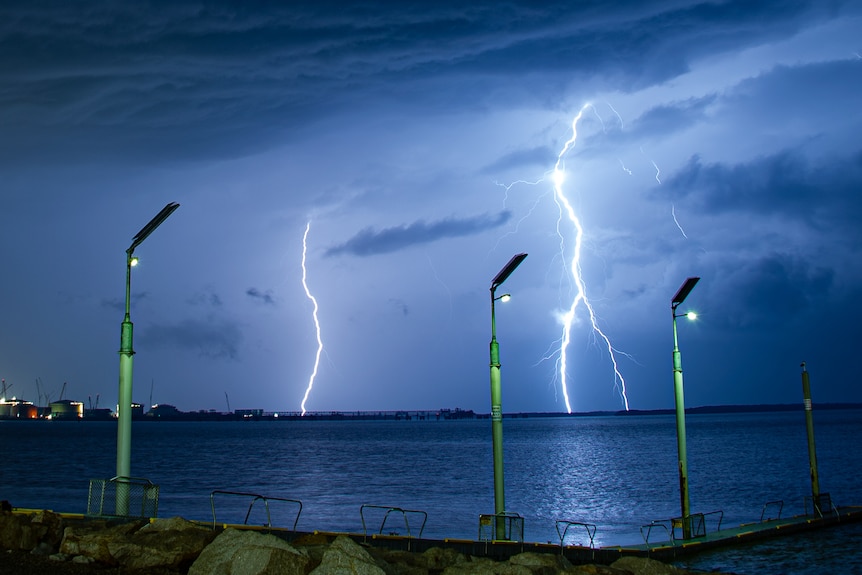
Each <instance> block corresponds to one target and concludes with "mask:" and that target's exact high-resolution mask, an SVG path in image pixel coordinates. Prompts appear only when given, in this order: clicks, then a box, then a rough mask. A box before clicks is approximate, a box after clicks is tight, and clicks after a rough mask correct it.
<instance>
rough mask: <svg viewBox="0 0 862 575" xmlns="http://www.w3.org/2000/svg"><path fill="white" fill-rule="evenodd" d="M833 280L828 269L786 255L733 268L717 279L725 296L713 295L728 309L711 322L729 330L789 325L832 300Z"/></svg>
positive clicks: (773, 255) (832, 275) (775, 255)
mask: <svg viewBox="0 0 862 575" xmlns="http://www.w3.org/2000/svg"><path fill="white" fill-rule="evenodd" d="M834 276H835V273H834V271H833V270H831V269H827V268H823V267H820V266H817V265H814V264H812V263H811V262H810V261H806V260H804V259H802V258H800V257H797V256H793V255H790V254H785V253H772V254H769V255H766V256H764V257H762V258H759V259H756V260H753V261H751V262H747V263H743V264H742V265H739V264H738V263H737V264H734V265H733V267H732V268H729V269H726V270H724V271H723V272H722V273H721V274H719V276H718V277H721V278H723V279H722V281H721V287H720V289H721V291H725V292H726V295H723V296H721V295H719V296H715V294H713V297H714V299H715V301H723V302H726V305H727V306H728V307H726V308H724V309H722V310H720V311H719V313H717V314H716V316H717V317H711V318H710V321H711V322H715V323H716V324H719V325H721V324H723V325H724V326H725V327H727V328H730V329H738V328H752V327H769V326H778V325H787V324H791V323H793V322H794V320H796V319H797V318H799V317H800V316H801V315H802V314H804V313H805V312H807V311H809V310H811V309H812V306H813V305H814V304H815V303H817V302H819V301H824V300H827V299H829V298H830V297H832V293H831V290H832V287H833V281H834Z"/></svg>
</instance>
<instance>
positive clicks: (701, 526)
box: [640, 510, 724, 545]
mask: <svg viewBox="0 0 862 575" xmlns="http://www.w3.org/2000/svg"><path fill="white" fill-rule="evenodd" d="M714 518H717V519H718V520H717V522H716V526H715V529H712V531H719V530H720V529H721V522H722V521H723V520H724V511H720V510H719V511H710V512H708V513H692V514H691V515H689V516H687V517H673V518H671V519H661V520H657V521H652V522H650V523H649V524H648V525H643V526H641V529H640V531H641V537H643V540H644V543H646V544H647V545H649V544H650V541H649V540H650V536H651V535H652V530H653V529H654V528H657V527H661V528H662V529H663V530H664V531H665V533H666V534H667V536H668V538H669V540H670V542H671V543H675V542H676V540H677V539H683V540H685V539H686V538H685V537H684V534H685V532H686V527H688V533H689V537H688V538H689V539H693V538H696V537H705V536H706V534H707V531H709V530H708V529H707V526H708V524H709V521H710V520H712V519H714ZM677 531H680V532H681V534H683V536H681V537H678V536H677Z"/></svg>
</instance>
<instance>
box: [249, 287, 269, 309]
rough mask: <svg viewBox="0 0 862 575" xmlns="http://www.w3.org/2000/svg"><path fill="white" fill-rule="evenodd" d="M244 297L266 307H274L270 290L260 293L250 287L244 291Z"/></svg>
mask: <svg viewBox="0 0 862 575" xmlns="http://www.w3.org/2000/svg"><path fill="white" fill-rule="evenodd" d="M245 295H247V296H248V297H250V298H252V299H255V300H258V301H260V302H262V303H264V304H266V305H275V298H273V297H272V291H270V290H266V291H265V292H262V291H260V290H259V289H257V288H253V287H252V288H248V289H247V290H245Z"/></svg>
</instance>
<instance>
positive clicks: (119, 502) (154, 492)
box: [87, 475, 159, 518]
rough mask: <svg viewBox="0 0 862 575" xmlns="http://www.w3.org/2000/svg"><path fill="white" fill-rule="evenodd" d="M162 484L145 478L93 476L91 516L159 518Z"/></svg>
mask: <svg viewBox="0 0 862 575" xmlns="http://www.w3.org/2000/svg"><path fill="white" fill-rule="evenodd" d="M158 511H159V486H158V485H156V484H154V483H153V482H152V481H150V480H149V479H144V478H142V477H124V476H119V475H118V476H116V477H112V478H111V479H91V480H90V487H89V490H88V492H87V515H90V516H97V517H141V518H144V517H156V516H157V514H158Z"/></svg>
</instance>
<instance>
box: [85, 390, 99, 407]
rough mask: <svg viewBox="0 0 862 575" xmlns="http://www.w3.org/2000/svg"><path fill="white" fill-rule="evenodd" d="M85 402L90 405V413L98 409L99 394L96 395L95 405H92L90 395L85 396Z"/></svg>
mask: <svg viewBox="0 0 862 575" xmlns="http://www.w3.org/2000/svg"><path fill="white" fill-rule="evenodd" d="M87 401H89V403H90V411H93V410H94V409H99V394H98V393H97V394H96V403H95V404H93V396H92V395H88V396H87Z"/></svg>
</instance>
